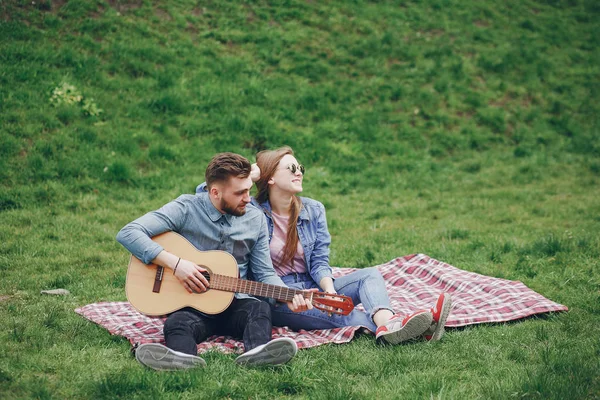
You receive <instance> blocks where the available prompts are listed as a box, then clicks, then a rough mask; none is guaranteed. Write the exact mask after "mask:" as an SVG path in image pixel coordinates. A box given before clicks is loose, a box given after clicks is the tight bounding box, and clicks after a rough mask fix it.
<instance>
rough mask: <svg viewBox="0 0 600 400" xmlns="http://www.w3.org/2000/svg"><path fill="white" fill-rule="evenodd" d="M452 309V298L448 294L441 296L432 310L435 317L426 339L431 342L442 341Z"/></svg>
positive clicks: (426, 333)
mask: <svg viewBox="0 0 600 400" xmlns="http://www.w3.org/2000/svg"><path fill="white" fill-rule="evenodd" d="M451 308H452V298H451V297H450V294H448V293H442V294H440V297H438V299H437V301H436V302H435V306H433V308H432V309H431V314H432V315H433V321H432V323H431V326H430V327H429V329H428V330H427V332H425V339H426V340H429V341H436V340H440V339H441V338H442V336H443V335H444V332H445V330H444V325H446V319H448V315H450V309H451Z"/></svg>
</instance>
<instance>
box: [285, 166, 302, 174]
mask: <svg viewBox="0 0 600 400" xmlns="http://www.w3.org/2000/svg"><path fill="white" fill-rule="evenodd" d="M285 169H289V170H290V172H291V173H292V174H295V173H296V171H298V170H299V171H300V173H301V174H302V175H304V171H305V170H304V165H302V164H298V165H296V164H290V165H288V166H287V167H285Z"/></svg>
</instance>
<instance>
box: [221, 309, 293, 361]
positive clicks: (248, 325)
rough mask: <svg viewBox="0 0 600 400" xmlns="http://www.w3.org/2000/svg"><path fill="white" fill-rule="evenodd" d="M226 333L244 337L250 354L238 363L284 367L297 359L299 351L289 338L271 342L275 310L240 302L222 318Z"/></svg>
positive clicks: (241, 357)
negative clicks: (272, 316) (295, 357)
mask: <svg viewBox="0 0 600 400" xmlns="http://www.w3.org/2000/svg"><path fill="white" fill-rule="evenodd" d="M219 322H221V323H222V324H223V325H222V328H223V329H224V330H225V331H224V332H223V333H225V334H229V335H232V336H235V337H241V338H242V339H243V341H244V349H245V350H246V352H245V353H244V354H242V355H241V356H239V357H238V358H237V359H236V362H237V363H238V364H244V365H277V364H284V363H286V362H288V361H289V360H291V359H292V357H294V355H296V352H297V351H298V347H297V346H296V343H295V342H294V341H293V340H292V339H289V338H279V339H273V340H271V329H272V324H271V308H270V306H269V304H267V303H265V302H263V301H259V300H255V299H236V300H234V301H233V303H232V304H231V306H229V308H228V309H227V310H226V311H225V312H224V313H223V314H221V315H219Z"/></svg>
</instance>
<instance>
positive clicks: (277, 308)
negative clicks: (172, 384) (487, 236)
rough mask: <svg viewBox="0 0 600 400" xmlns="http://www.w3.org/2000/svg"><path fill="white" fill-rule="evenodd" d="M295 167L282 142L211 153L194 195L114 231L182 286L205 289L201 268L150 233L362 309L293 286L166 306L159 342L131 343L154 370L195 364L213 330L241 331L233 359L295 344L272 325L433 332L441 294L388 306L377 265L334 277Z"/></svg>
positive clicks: (440, 316) (315, 212) (290, 352)
mask: <svg viewBox="0 0 600 400" xmlns="http://www.w3.org/2000/svg"><path fill="white" fill-rule="evenodd" d="M303 176H304V167H303V166H302V165H301V164H299V163H298V161H297V160H296V158H295V157H294V155H293V152H292V150H291V149H290V148H289V147H283V148H280V149H277V150H273V151H262V152H260V153H259V154H258V155H257V165H250V162H249V161H248V160H247V159H245V158H244V157H242V156H240V155H237V154H233V153H221V154H218V155H216V156H215V157H214V158H213V159H212V160H211V162H210V164H209V165H208V167H207V169H206V174H205V178H206V183H203V184H201V185H200V186H198V189H197V193H196V195H195V196H194V195H182V196H180V197H179V198H177V199H176V200H173V201H171V202H170V203H168V204H166V205H165V206H163V207H162V208H160V209H158V210H156V211H153V212H150V213H148V214H146V215H144V216H142V217H140V218H138V219H136V220H135V221H133V222H131V223H129V224H127V225H126V226H125V227H124V228H123V229H122V230H121V231H120V232H119V233H118V235H117V240H118V241H119V242H120V243H121V244H122V245H123V246H125V247H126V248H127V249H128V250H129V251H130V252H131V253H132V254H133V255H134V256H135V257H137V258H139V259H140V260H142V261H143V262H144V263H146V264H149V263H153V264H156V265H161V266H163V267H166V268H168V269H169V270H170V271H172V272H173V274H174V275H175V276H176V277H177V278H178V279H179V281H180V283H181V284H182V285H183V287H185V289H186V290H187V291H188V292H189V293H202V292H204V291H206V290H207V289H209V287H210V284H209V282H208V281H207V279H206V278H205V277H204V275H202V272H205V271H206V270H205V269H203V268H202V267H200V266H198V265H196V264H195V263H193V262H191V261H189V260H185V259H180V258H179V257H177V256H176V255H174V254H171V253H169V252H167V251H166V250H164V249H163V248H162V247H161V246H160V245H159V244H158V243H156V242H154V241H152V240H151V238H152V237H153V236H156V235H159V234H161V233H164V232H167V231H175V232H177V233H179V234H181V235H182V236H184V237H185V238H186V239H187V240H189V241H190V242H191V243H192V244H194V245H195V246H196V247H197V248H198V249H199V250H224V251H226V252H228V253H230V254H232V255H233V256H234V258H235V259H236V261H237V264H238V267H239V275H240V278H242V279H247V278H250V277H251V279H254V280H256V281H259V282H263V283H268V284H274V285H279V286H288V287H290V288H293V289H300V290H311V289H312V290H316V289H318V290H321V291H324V292H328V293H338V294H342V295H345V296H349V297H350V298H352V300H353V302H354V303H355V304H359V303H362V305H363V307H364V309H365V311H364V312H363V311H360V310H357V309H355V310H353V311H352V312H351V313H350V314H349V315H347V316H341V315H329V314H326V313H324V312H322V311H319V310H317V309H315V308H313V306H312V304H311V303H310V302H309V301H308V300H306V299H305V298H304V297H303V296H302V295H300V294H297V295H296V296H295V297H294V299H293V301H290V302H289V303H285V304H284V303H274V304H272V305H270V304H269V303H268V302H265V301H261V300H258V299H256V298H253V297H251V296H248V295H245V294H240V293H236V294H235V297H234V300H233V302H232V303H231V305H230V306H229V307H228V308H227V309H226V310H225V311H223V312H222V313H220V314H217V315H208V314H204V313H201V312H199V311H197V310H195V309H192V308H183V309H181V310H178V311H175V312H173V313H172V314H170V315H169V316H168V318H167V320H166V322H165V325H164V335H165V341H166V346H163V345H162V344H158V343H148V344H142V345H140V346H139V347H138V348H137V349H136V352H135V353H136V358H137V360H138V361H139V362H140V363H142V364H144V365H146V366H148V367H150V368H153V369H156V370H175V369H185V368H191V367H197V366H204V365H205V364H206V363H205V361H204V360H203V359H202V358H200V357H198V355H197V347H196V345H197V343H200V342H202V341H204V340H206V339H207V338H208V337H209V336H212V335H214V334H222V335H230V336H233V337H236V338H241V339H242V340H243V342H244V348H245V353H243V354H242V355H240V356H239V357H237V359H236V362H237V363H239V364H242V365H277V364H283V363H285V362H287V361H289V360H290V359H291V358H292V357H293V356H294V355H295V354H296V352H297V346H296V343H295V342H294V341H293V340H291V339H289V338H278V339H272V340H271V329H272V325H276V326H288V327H290V328H291V329H293V330H300V329H305V330H311V329H331V328H338V327H342V326H363V327H366V328H368V329H369V330H370V331H372V332H374V333H375V337H376V339H377V341H379V342H382V343H388V344H398V343H400V342H403V341H406V340H409V339H413V338H417V337H420V336H423V337H424V338H425V340H439V339H440V337H441V336H442V335H443V333H444V324H445V321H446V319H447V317H448V314H449V312H450V308H451V299H450V297H449V295H448V294H445V293H442V294H440V296H439V298H438V300H437V301H436V303H435V304H433V305H432V308H431V309H428V310H423V311H418V312H415V313H414V314H411V315H397V314H394V312H393V310H392V307H391V305H390V300H389V297H388V294H387V291H386V288H385V283H384V280H383V278H382V276H381V274H380V273H379V271H378V270H377V269H376V268H366V269H362V270H359V271H356V272H353V273H351V274H349V275H346V276H343V277H340V278H336V279H333V277H332V272H331V268H330V266H329V244H330V242H331V240H330V235H329V231H328V230H327V220H326V218H325V209H324V207H323V205H322V204H321V203H319V202H317V201H315V200H311V199H308V198H305V197H298V196H297V194H298V193H299V192H301V191H302V179H303ZM253 182H256V185H257V187H258V194H257V196H256V198H251V197H250V189H251V187H252V184H253ZM249 203H252V204H249Z"/></svg>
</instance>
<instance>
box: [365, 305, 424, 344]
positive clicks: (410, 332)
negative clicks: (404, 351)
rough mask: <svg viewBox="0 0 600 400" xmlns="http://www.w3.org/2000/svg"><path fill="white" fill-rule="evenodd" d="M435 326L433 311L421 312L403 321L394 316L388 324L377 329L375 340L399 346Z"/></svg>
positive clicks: (399, 317)
mask: <svg viewBox="0 0 600 400" xmlns="http://www.w3.org/2000/svg"><path fill="white" fill-rule="evenodd" d="M432 324H433V315H432V314H431V311H427V310H421V311H417V312H416V313H414V314H411V315H408V316H406V317H404V319H402V317H401V316H398V315H394V316H393V317H392V318H390V320H389V321H388V322H387V324H385V325H382V326H380V327H379V328H377V332H375V338H376V339H377V340H378V341H382V342H385V343H388V344H398V343H401V342H404V341H406V340H409V339H413V338H415V337H417V336H419V335H422V334H424V333H425V331H426V330H427V329H428V328H429V327H431V325H432Z"/></svg>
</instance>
